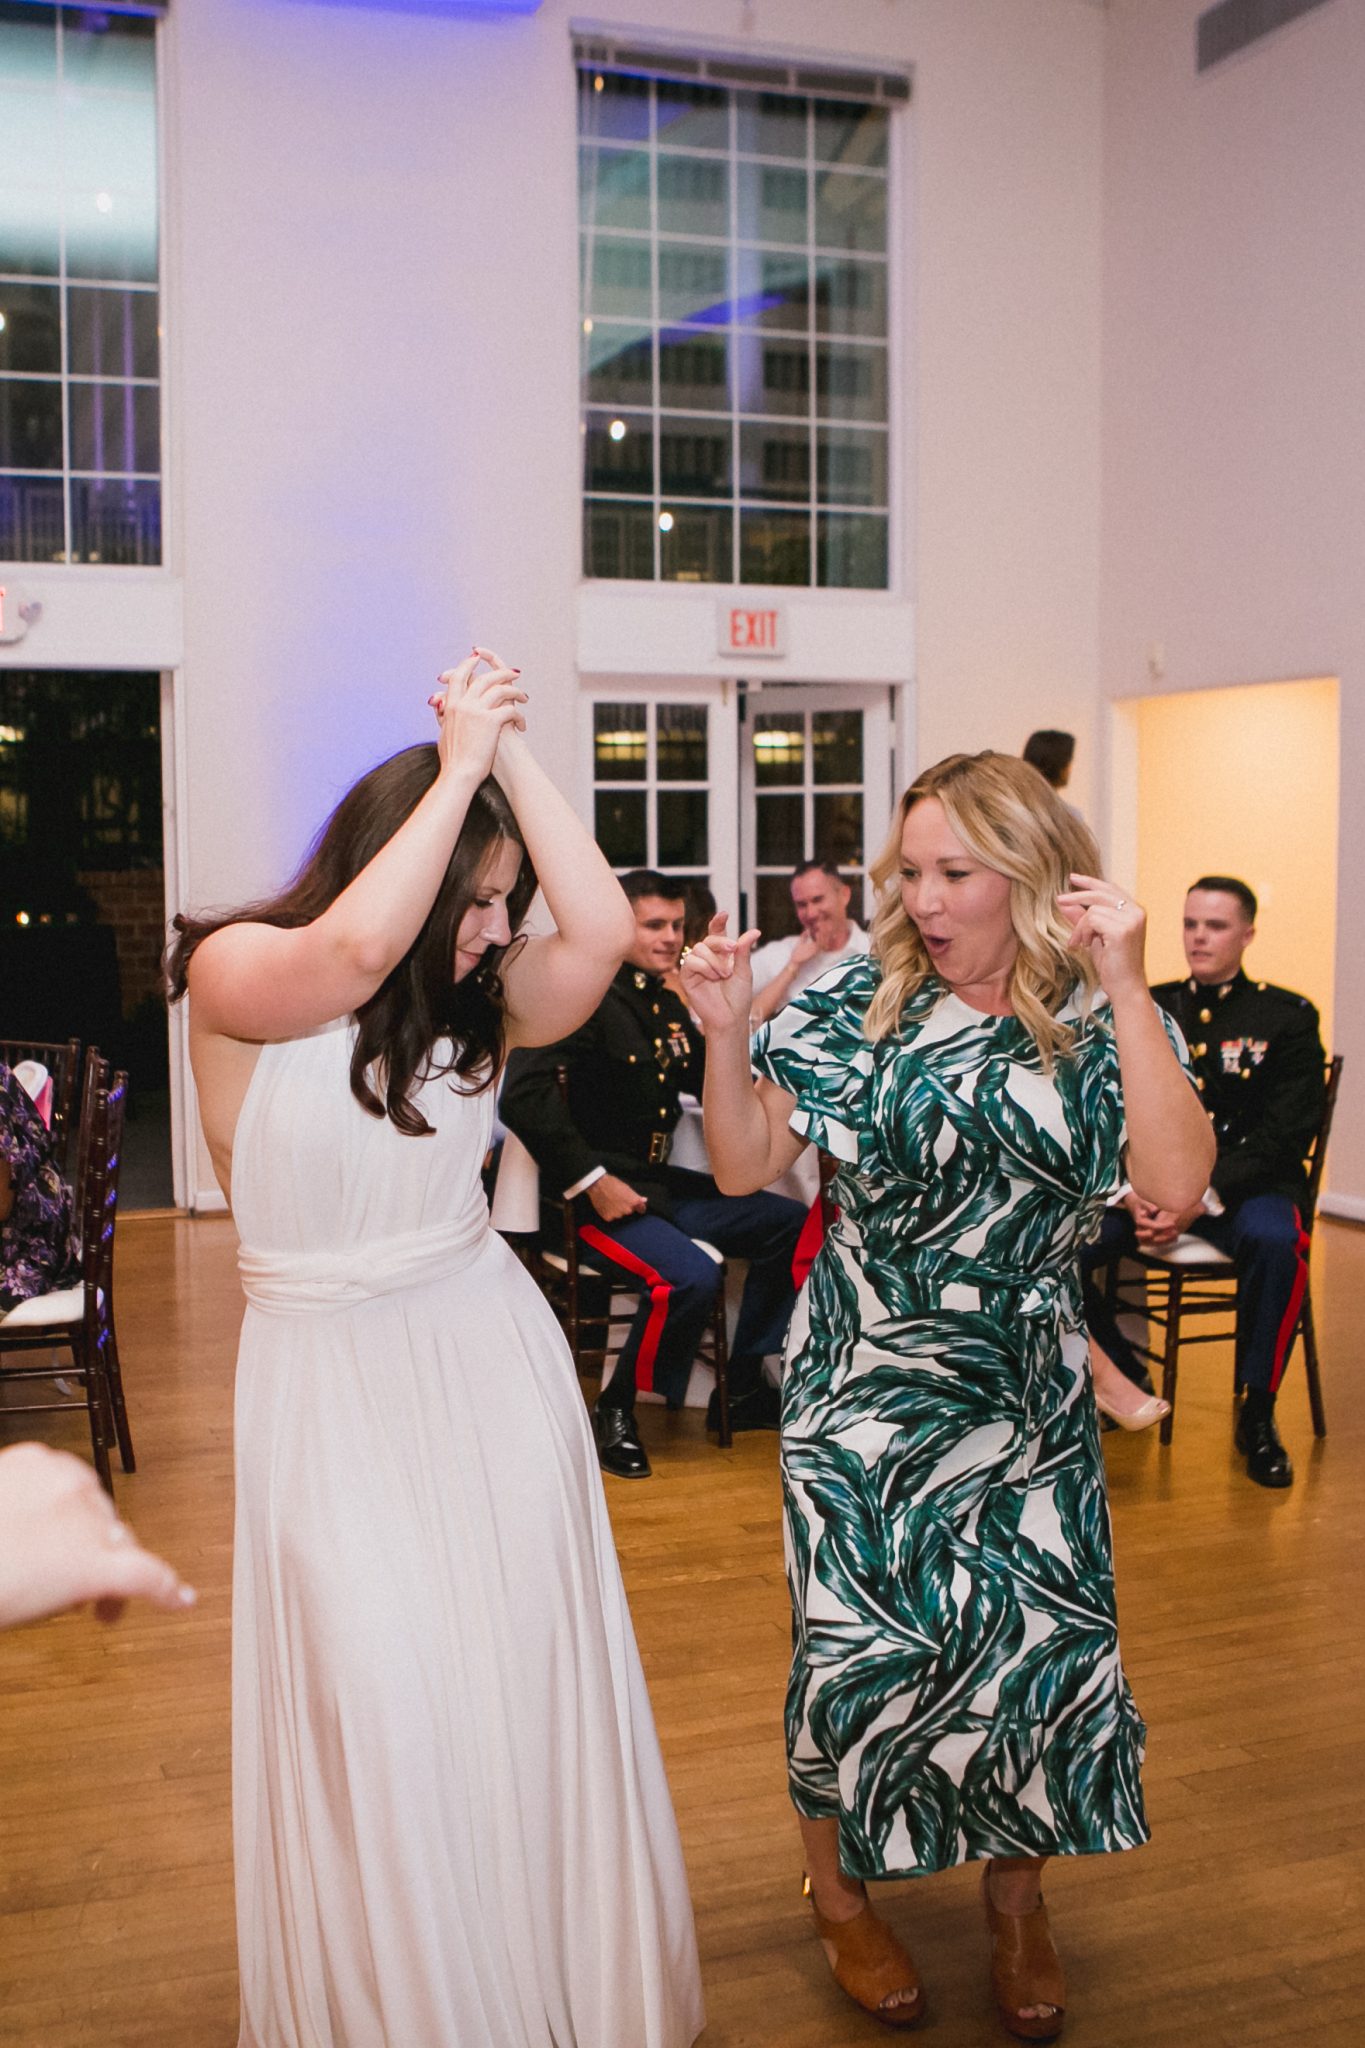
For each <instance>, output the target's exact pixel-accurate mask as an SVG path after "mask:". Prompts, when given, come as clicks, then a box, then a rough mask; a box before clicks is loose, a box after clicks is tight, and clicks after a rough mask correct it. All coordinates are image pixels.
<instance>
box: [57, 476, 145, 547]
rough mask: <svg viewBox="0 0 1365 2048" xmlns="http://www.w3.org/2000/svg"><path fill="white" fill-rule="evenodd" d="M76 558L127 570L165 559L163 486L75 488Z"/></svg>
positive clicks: (112, 483) (77, 481)
mask: <svg viewBox="0 0 1365 2048" xmlns="http://www.w3.org/2000/svg"><path fill="white" fill-rule="evenodd" d="M71 559H72V561H73V562H111V563H116V564H120V565H123V566H129V567H132V566H137V565H141V564H147V563H153V562H159V561H160V560H161V485H160V483H157V482H152V481H150V480H148V481H145V482H142V483H126V482H123V481H121V480H118V479H112V478H111V479H106V480H105V481H103V482H99V481H95V482H87V481H86V480H85V479H84V478H82V477H75V478H73V479H72V484H71Z"/></svg>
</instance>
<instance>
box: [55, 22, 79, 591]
mask: <svg viewBox="0 0 1365 2048" xmlns="http://www.w3.org/2000/svg"><path fill="white" fill-rule="evenodd" d="M57 137H58V141H57V148H58V155H59V160H60V163H61V167H62V174H61V193H60V198H59V200H58V205H59V208H60V211H59V213H58V217H57V327H58V345H59V347H60V349H61V378H62V560H63V561H64V562H66V563H71V562H74V560H75V559H76V550H75V527H74V524H73V521H72V510H71V378H70V370H69V359H68V355H67V349H68V343H69V335H70V323H69V317H68V305H67V294H68V290H69V285H68V280H67V271H66V180H67V151H66V40H65V30H64V23H63V17H62V14H61V11H60V10H58V13H57Z"/></svg>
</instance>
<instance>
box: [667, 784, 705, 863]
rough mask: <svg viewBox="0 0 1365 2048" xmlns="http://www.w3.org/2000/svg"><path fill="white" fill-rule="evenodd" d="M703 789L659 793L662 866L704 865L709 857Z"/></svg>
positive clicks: (671, 790) (669, 790) (668, 790)
mask: <svg viewBox="0 0 1365 2048" xmlns="http://www.w3.org/2000/svg"><path fill="white" fill-rule="evenodd" d="M707 802H708V798H707V794H706V791H705V790H704V789H661V790H660V791H659V796H658V804H659V809H658V826H659V866H660V867H661V868H664V869H665V870H667V869H668V868H699V867H704V866H705V865H706V863H707V861H708V860H709V859H710V857H711V856H710V852H709V850H708V841H707V836H706V810H707Z"/></svg>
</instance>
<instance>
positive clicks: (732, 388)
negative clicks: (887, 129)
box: [708, 92, 740, 844]
mask: <svg viewBox="0 0 1365 2048" xmlns="http://www.w3.org/2000/svg"><path fill="white" fill-rule="evenodd" d="M729 101H730V125H729V130H728V133H729V138H730V163H729V178H730V248H729V253H728V256H727V258H726V261H727V264H728V266H729V280H730V318H729V321H728V322H727V324H726V332H727V334H728V335H729V348H728V351H727V353H728V355H729V359H730V369H729V399H730V581H731V583H732V584H734V585H736V586H738V583H739V524H740V510H739V499H740V448H739V411H740V403H739V401H740V391H739V342H740V333H739V321H738V319H737V318H736V314H737V312H738V310H739V94H738V93H737V92H732V93H730V95H729ZM708 844H709V841H708Z"/></svg>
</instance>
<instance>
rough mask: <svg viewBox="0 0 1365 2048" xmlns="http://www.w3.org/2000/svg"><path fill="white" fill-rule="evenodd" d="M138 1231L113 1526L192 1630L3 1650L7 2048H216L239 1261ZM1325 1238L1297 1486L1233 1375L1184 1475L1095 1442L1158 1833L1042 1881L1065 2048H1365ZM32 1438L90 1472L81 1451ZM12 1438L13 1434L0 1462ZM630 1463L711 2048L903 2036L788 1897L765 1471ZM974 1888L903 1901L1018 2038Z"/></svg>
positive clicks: (1356, 1776)
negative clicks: (1241, 1417)
mask: <svg viewBox="0 0 1365 2048" xmlns="http://www.w3.org/2000/svg"><path fill="white" fill-rule="evenodd" d="M120 1238H121V1252H120V1282H119V1284H120V1304H119V1327H120V1335H121V1348H122V1352H123V1358H124V1373H125V1378H126V1380H127V1385H128V1397H129V1403H130V1407H131V1412H132V1418H133V1427H134V1430H135V1432H136V1438H137V1447H138V1454H139V1457H140V1459H141V1469H140V1470H139V1472H138V1473H137V1474H136V1475H135V1476H134V1477H133V1478H131V1479H125V1478H120V1479H119V1481H118V1497H119V1502H120V1505H121V1507H122V1508H123V1510H124V1511H125V1513H126V1514H127V1515H128V1516H129V1518H130V1519H131V1520H132V1521H133V1522H134V1523H135V1524H136V1526H137V1528H138V1530H139V1531H140V1532H141V1534H142V1535H143V1536H144V1537H145V1538H146V1539H147V1541H148V1542H150V1543H151V1544H153V1545H154V1546H155V1547H157V1548H159V1549H162V1550H164V1551H165V1552H166V1553H167V1554H168V1555H170V1556H171V1557H172V1558H174V1559H175V1561H176V1562H177V1564H178V1565H179V1566H180V1567H181V1569H182V1570H183V1571H184V1572H185V1574H186V1576H187V1577H189V1578H190V1579H191V1580H192V1581H193V1582H194V1583H195V1584H196V1585H197V1586H198V1588H199V1592H200V1604H199V1607H198V1609H197V1611H196V1612H195V1613H194V1614H193V1615H192V1616H191V1617H190V1618H189V1619H188V1620H186V1621H183V1622H176V1621H173V1620H169V1619H163V1618H161V1617H154V1616H150V1615H147V1614H144V1613H133V1614H130V1615H129V1616H128V1617H127V1618H126V1619H125V1620H124V1622H123V1623H122V1624H121V1625H120V1626H119V1627H117V1628H112V1629H102V1628H100V1627H98V1626H96V1625H95V1624H94V1623H93V1622H92V1621H91V1620H90V1619H89V1617H88V1616H79V1617H71V1618H67V1619H64V1620H61V1621H57V1622H52V1623H49V1624H47V1625H45V1626H44V1627H42V1628H36V1629H30V1630H27V1631H23V1632H20V1633H18V1634H14V1635H10V1636H7V1637H4V1638H0V2043H6V2044H14V2048H93V2044H96V2043H98V2044H99V2048H232V2044H233V2043H234V2042H235V2039H236V1977H235V1969H234V1954H233V1918H232V1864H231V1853H230V1842H229V1815H228V1632H229V1631H228V1607H229V1571H230V1551H231V1533H232V1442H231V1421H232V1407H231V1380H232V1362H233V1353H234V1348H235V1344H236V1336H237V1326H238V1321H239V1317H240V1296H239V1294H238V1290H237V1281H236V1272H235V1265H234V1247H235V1238H234V1234H233V1230H232V1226H231V1224H230V1223H228V1222H227V1221H226V1220H222V1221H219V1220H210V1221H204V1222H199V1223H191V1222H187V1221H184V1220H177V1219H174V1218H167V1217H161V1218H147V1219H133V1220H132V1221H129V1222H127V1223H125V1224H121V1225H120ZM1318 1240H1319V1241H1318V1245H1317V1249H1316V1253H1315V1257H1316V1260H1317V1265H1316V1267H1315V1292H1316V1299H1317V1307H1318V1321H1319V1331H1320V1336H1321V1348H1322V1354H1323V1362H1324V1380H1325V1391H1326V1400H1327V1413H1328V1423H1329V1427H1330V1429H1331V1435H1330V1437H1329V1438H1328V1439H1327V1441H1326V1442H1325V1443H1322V1444H1317V1445H1315V1444H1314V1443H1313V1440H1312V1436H1311V1432H1310V1429H1309V1423H1308V1415H1307V1402H1306V1398H1305V1393H1304V1385H1303V1370H1302V1359H1301V1354H1300V1355H1299V1356H1298V1357H1296V1359H1295V1361H1294V1363H1293V1365H1292V1366H1291V1368H1290V1379H1289V1383H1288V1388H1287V1391H1286V1394H1285V1396H1284V1397H1283V1399H1282V1401H1281V1416H1282V1422H1283V1429H1284V1434H1285V1437H1286V1440H1287V1441H1288V1443H1289V1446H1290V1448H1291V1451H1292V1453H1293V1456H1294V1459H1295V1464H1296V1469H1297V1475H1298V1476H1297V1483H1296V1485H1295V1486H1294V1487H1293V1489H1292V1491H1290V1492H1288V1493H1282V1494H1270V1493H1264V1492H1262V1491H1260V1490H1259V1489H1258V1488H1256V1487H1254V1486H1252V1485H1251V1484H1250V1483H1249V1482H1248V1481H1247V1480H1246V1479H1245V1477H1244V1476H1243V1475H1242V1472H1241V1468H1240V1463H1239V1461H1238V1460H1236V1459H1235V1458H1234V1456H1233V1454H1232V1450H1231V1444H1230V1422H1229V1391H1228V1380H1229V1367H1228V1364H1227V1359H1226V1354H1225V1352H1224V1351H1223V1350H1222V1349H1221V1348H1219V1349H1216V1350H1212V1349H1211V1350H1205V1351H1203V1352H1200V1351H1196V1352H1194V1353H1190V1354H1187V1360H1188V1362H1187V1364H1186V1365H1185V1368H1184V1370H1183V1373H1182V1385H1181V1403H1180V1415H1179V1418H1178V1424H1177V1429H1176V1435H1175V1441H1174V1443H1173V1444H1172V1446H1171V1447H1170V1449H1169V1450H1167V1451H1163V1450H1162V1449H1161V1447H1160V1446H1159V1444H1158V1443H1157V1441H1156V1434H1155V1432H1154V1431H1153V1432H1151V1433H1149V1434H1148V1435H1146V1436H1142V1437H1137V1438H1120V1437H1118V1436H1113V1435H1111V1436H1109V1437H1107V1438H1106V1440H1105V1441H1106V1455H1107V1457H1108V1462H1109V1472H1110V1480H1111V1486H1112V1491H1113V1499H1114V1511H1115V1522H1116V1533H1117V1547H1118V1568H1119V1595H1120V1603H1121V1609H1122V1619H1123V1628H1124V1642H1125V1649H1126V1654H1127V1662H1128V1667H1129V1671H1130V1673H1131V1676H1132V1680H1133V1686H1134V1690H1135V1692H1136V1694H1137V1699H1138V1704H1139V1706H1140V1707H1141V1709H1142V1711H1143V1713H1144V1715H1145V1716H1146V1718H1147V1721H1148V1723H1149V1726H1150V1750H1149V1760H1148V1771H1147V1789H1148V1800H1149V1806H1150V1811H1151V1818H1152V1823H1153V1829H1154V1839H1153V1842H1152V1846H1151V1847H1150V1848H1149V1849H1147V1850H1145V1851H1143V1852H1142V1853H1140V1854H1135V1855H1129V1856H1122V1857H1112V1858H1098V1859H1093V1860H1088V1861H1085V1860H1083V1861H1075V1862H1070V1863H1066V1864H1062V1865H1054V1866H1053V1867H1052V1870H1051V1872H1050V1875H1049V1879H1048V1892H1049V1898H1050V1902H1051V1906H1052V1914H1053V1922H1054V1926H1055V1927H1056V1930H1057V1933H1058V1938H1059V1942H1060V1945H1061V1947H1062V1952H1063V1955H1064V1957H1065V1959H1066V1962H1067V1966H1068V1972H1069V1977H1070V1986H1071V2001H1070V2002H1071V2009H1072V2018H1071V2020H1070V2022H1069V2024H1068V2028H1067V2035H1066V2038H1067V2039H1068V2040H1069V2041H1071V2042H1073V2043H1074V2044H1076V2048H1084V2044H1095V2048H1099V2044H1103V2048H1129V2044H1131V2048H1190V2044H1191V2043H1198V2044H1201V2048H1208V2044H1227V2048H1248V2044H1251V2043H1255V2042H1259V2041H1267V2042H1269V2041H1271V2040H1278V2039H1280V2038H1283V2039H1285V2040H1287V2041H1289V2042H1291V2043H1305V2044H1311V2048H1347V2044H1348V2043H1349V2044H1351V2048H1355V2044H1356V2043H1357V2042H1358V2041H1359V2040H1360V2039H1361V2038H1362V2023H1361V2018H1360V2011H1361V2006H1362V2003H1365V1936H1363V1935H1362V1901H1361V1884H1360V1868H1361V1859H1362V1842H1365V1769H1362V1764H1363V1763H1365V1712H1363V1711H1362V1702H1363V1701H1365V1668H1363V1667H1365V1657H1362V1628H1361V1614H1362V1607H1363V1605H1365V1603H1362V1597H1361V1579H1362V1574H1363V1573H1365V1486H1363V1485H1362V1471H1363V1470H1365V1388H1363V1387H1362V1383H1361V1375H1360V1372H1359V1369H1358V1359H1359V1351H1360V1340H1359V1335H1358V1332H1359V1330H1360V1326H1361V1319H1362V1313H1365V1231H1358V1230H1353V1229H1351V1228H1349V1227H1348V1226H1345V1225H1333V1224H1330V1223H1325V1224H1323V1225H1322V1227H1321V1228H1320V1230H1319V1232H1318ZM49 1424H50V1426H49V1428H48V1431H47V1435H48V1440H49V1441H51V1442H59V1441H60V1442H64V1443H66V1444H67V1445H68V1446H69V1447H70V1448H72V1449H76V1450H80V1449H82V1448H83V1425H82V1426H80V1427H78V1426H77V1424H76V1423H75V1422H68V1421H67V1420H66V1419H64V1418H62V1419H58V1420H55V1421H54V1420H52V1419H51V1418H49ZM18 1433H19V1431H18V1429H17V1427H16V1426H15V1425H11V1426H10V1428H9V1430H8V1432H7V1431H6V1429H5V1427H4V1424H3V1418H0V1440H4V1439H5V1437H6V1435H7V1434H8V1435H17V1434H18ZM644 1434H645V1437H646V1440H647V1442H648V1445H649V1449H650V1452H651V1455H652V1456H653V1458H654V1460H655V1477H654V1479H653V1480H652V1481H651V1482H649V1483H648V1484H645V1485H638V1486H631V1485H622V1484H619V1483H616V1482H611V1481H609V1482H608V1497H609V1499H610V1502H611V1508H612V1513H613V1516H614V1519H615V1524H616V1532H617V1537H618V1540H619V1543H620V1548H621V1556H622V1561H623V1564H624V1567H625V1575H626V1581H627V1585H628V1587H629V1589H630V1594H631V1599H632V1604H633V1607H634V1612H635V1622H636V1627H637V1630H638V1632H639V1637H640V1644H641V1648H642V1651H643V1654H644V1660H645V1666H646V1669H647V1671H648V1673H649V1678H650V1684H651V1687H652V1691H653V1698H654V1707H655V1712H656V1715H657V1717H658V1722H659V1729H660V1734H661V1736H662V1740H663V1746H664V1751H665V1755H666V1757H667V1760H668V1766H669V1771H670V1775H671V1778H672V1784H673V1791H674V1796H675V1798H676V1801H677V1806H678V1812H679V1816H680V1820H681V1824H682V1831H683V1839H684V1843H685V1846H686V1850H687V1857H688V1863H689V1867H690V1871H691V1878H692V1887H693V1893H694V1896H695V1900H696V1908H697V1919H698V1926H699V1931H700V1936H701V1950H702V1963H703V1968H704V1972H705V1978H706V1992H707V2003H708V2010H709V2013H710V2025H709V2027H708V2029H707V2031H706V2034H705V2036H704V2041H705V2044H706V2048H854V2044H857V2043H868V2042H871V2041H874V2040H881V2039H885V2038H886V2036H885V2034H884V2033H883V2031H882V2030H881V2029H880V2028H878V2027H877V2026H876V2025H875V2024H874V2023H873V2022H872V2021H870V2020H864V2019H863V2018H862V2017H861V2016H860V2015H859V2014H858V2013H857V2012H856V2011H854V2010H853V2008H852V2007H850V2006H849V2005H847V2004H846V2003H845V2002H844V2000H843V1999H842V1998H841V1996H840V1995H839V1993H838V1992H837V1991H836V1990H835V1989H834V1987H833V1984H832V1982H831V1980H830V1978H829V1976H828V1974H827V1972H826V1969H825V1964H824V1959H823V1956H822V1954H821V1951H820V1949H819V1947H818V1945H817V1943H816V1942H815V1940H814V1938H813V1936H812V1933H811V1929H810V1925H809V1912H808V1909H807V1907H806V1906H805V1905H804V1904H803V1902H802V1900H801V1898H800V1897H799V1879H800V1852H799V1848H798V1844H797V1835H796V1828H795V1825H794V1823H793V1820H792V1817H791V1813H790V1809H789V1807H788V1805H787V1800H786V1796H785V1792H784V1786H783V1767H782V1742H781V1708H782V1692H783V1681H784V1677H785V1667H786V1661H787V1646H788V1622H787V1608H786V1593H785V1589H784V1585H783V1578H782V1563H781V1538H780V1530H779V1518H778V1488H777V1468H776V1452H777V1445H776V1440H775V1438H773V1437H772V1436H747V1437H741V1438H739V1439H738V1440H737V1441H736V1444H735V1447H734V1450H733V1451H731V1452H729V1453H725V1454H721V1453H719V1452H717V1451H716V1450H715V1449H714V1447H713V1446H712V1445H711V1444H710V1443H709V1442H708V1441H707V1440H706V1438H705V1437H704V1436H703V1434H702V1430H701V1418H700V1416H699V1415H695V1414H689V1415H686V1416H683V1417H668V1416H665V1415H664V1414H663V1413H662V1412H661V1411H657V1410H653V1409H651V1410H649V1411H648V1412H647V1413H646V1415H645V1417H644ZM978 1882H979V1878H978V1874H977V1873H976V1872H975V1871H972V1870H966V1871H954V1872H950V1873H948V1874H947V1875H946V1876H943V1877H940V1878H937V1879H931V1880H926V1881H923V1882H921V1883H919V1884H917V1885H913V1886H899V1887H895V1888H893V1889H891V1890H889V1892H888V1895H887V1898H886V1904H887V1907H888V1910H889V1914H890V1917H892V1918H893V1919H894V1921H895V1922H896V1924H897V1926H898V1927H899V1928H900V1929H901V1930H902V1931H903V1933H904V1935H905V1937H906V1939H907V1941H908V1942H909V1945H910V1946H911V1948H912V1949H913V1951H914V1953H915V1955H916V1957H917V1959H918V1960H919V1963H920V1966H921V1969H922V1970H923V1972H924V1976H925V1979H926V1982H927V1985H928V1990H929V1997H930V2003H931V2019H930V2025H929V2029H928V2036H929V2038H931V2039H932V2040H933V2041H934V2042H935V2043H937V2044H939V2048H968V2044H977V2043H992V2042H998V2041H1003V2040H1004V2039H1005V2038H1006V2037H1005V2036H1004V2035H1003V2034H1002V2033H1000V2032H999V2030H998V2027H997V2024H996V2022H995V2019H994V2017H993V2013H992V2009H991V2007H990V2004H989V2000H988V1996H987V1988H986V1980H985V1967H984V1966H985V1943H984V1937H983V1932H982V1926H981V1923H980V1917H979V1908H978V1905H977V1900H976V1895H975V1894H976V1886H977V1883H978ZM357 2048H359V2044H357ZM404 2048H447V2044H444V2043H438V2042H412V2043H407V2044H404ZM464 2048H477V2044H473V2043H470V2044H464ZM578 2048H596V2044H593V2043H591V2042H584V2043H580V2044H578Z"/></svg>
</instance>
